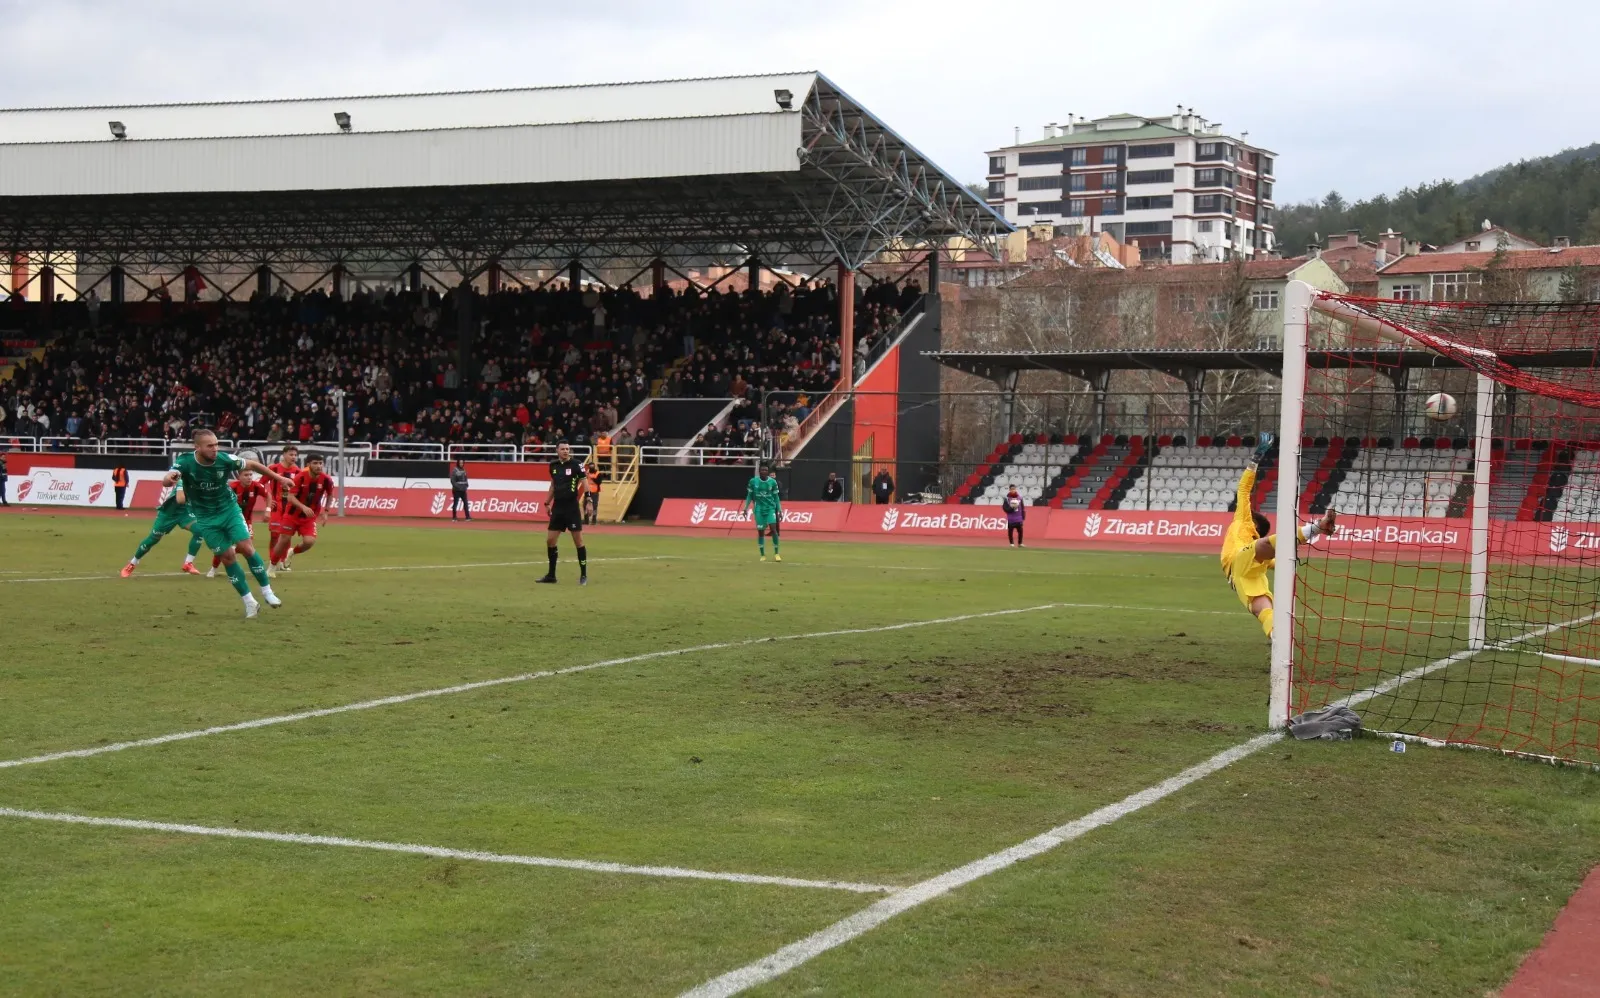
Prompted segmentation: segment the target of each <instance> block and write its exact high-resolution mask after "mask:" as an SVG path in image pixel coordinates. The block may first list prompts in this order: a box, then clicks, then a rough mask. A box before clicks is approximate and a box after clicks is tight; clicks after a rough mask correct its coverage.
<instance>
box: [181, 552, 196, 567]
mask: <svg viewBox="0 0 1600 998" xmlns="http://www.w3.org/2000/svg"><path fill="white" fill-rule="evenodd" d="M183 563H184V564H185V565H193V564H194V555H192V554H186V555H184V556H183Z"/></svg>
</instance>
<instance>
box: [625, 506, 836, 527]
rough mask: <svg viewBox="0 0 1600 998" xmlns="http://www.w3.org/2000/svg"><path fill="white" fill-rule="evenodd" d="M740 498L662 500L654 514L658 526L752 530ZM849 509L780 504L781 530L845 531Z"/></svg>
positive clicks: (750, 521) (751, 524) (750, 516)
mask: <svg viewBox="0 0 1600 998" xmlns="http://www.w3.org/2000/svg"><path fill="white" fill-rule="evenodd" d="M743 505H744V501H743V500H741V499H663V500H662V501H661V511H660V512H658V513H657V514H656V525H657V526H659V527H700V528H703V529H706V530H736V529H738V530H742V529H745V528H752V529H753V528H754V526H755V518H754V517H753V516H752V515H751V514H749V513H741V512H740V507H741V506H743ZM850 509H851V507H850V506H849V505H848V504H846V503H840V502H786V503H784V504H783V527H784V529H785V530H822V531H830V532H837V531H842V530H845V529H847V527H846V521H847V518H848V517H849V515H850Z"/></svg>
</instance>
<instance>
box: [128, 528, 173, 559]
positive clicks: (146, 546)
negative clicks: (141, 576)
mask: <svg viewBox="0 0 1600 998" xmlns="http://www.w3.org/2000/svg"><path fill="white" fill-rule="evenodd" d="M165 536H167V535H166V534H158V533H156V532H155V531H154V530H152V531H150V533H149V534H147V535H145V539H144V540H142V541H140V542H139V546H138V547H137V548H135V549H134V552H133V560H134V561H138V560H139V559H140V558H143V557H144V556H145V555H147V554H149V553H150V549H151V548H153V547H155V546H156V545H157V544H160V543H161V538H163V537H165Z"/></svg>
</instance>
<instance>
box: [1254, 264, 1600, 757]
mask: <svg viewBox="0 0 1600 998" xmlns="http://www.w3.org/2000/svg"><path fill="white" fill-rule="evenodd" d="M1302 294H1303V292H1302ZM1304 306H1309V307H1304ZM1291 313H1292V314H1291V317H1290V324H1289V328H1286V339H1285V350H1286V356H1285V368H1284V384H1285V399H1284V425H1283V431H1284V435H1285V440H1284V446H1283V448H1282V449H1283V454H1282V455H1281V457H1280V469H1281V470H1280V474H1281V475H1282V476H1283V479H1284V480H1283V483H1282V485H1281V486H1280V488H1281V490H1282V491H1281V492H1280V497H1279V506H1278V508H1279V511H1280V518H1282V520H1281V525H1280V527H1279V534H1280V536H1287V535H1288V532H1289V529H1288V526H1287V524H1288V523H1289V520H1288V519H1287V517H1288V515H1289V511H1290V510H1291V509H1292V510H1293V511H1294V512H1295V515H1296V516H1297V518H1298V519H1299V520H1301V521H1304V520H1307V519H1311V518H1313V517H1315V516H1318V515H1320V514H1322V513H1323V512H1324V511H1326V510H1329V509H1332V510H1336V511H1337V512H1338V514H1339V525H1338V529H1337V531H1336V532H1335V534H1334V535H1333V536H1331V537H1327V538H1320V539H1319V540H1318V541H1317V542H1316V543H1314V544H1309V545H1306V544H1302V545H1300V546H1299V547H1298V548H1297V550H1296V552H1295V554H1294V556H1293V557H1292V558H1291V559H1290V563H1289V565H1288V566H1287V568H1285V567H1284V566H1282V565H1280V574H1279V576H1278V580H1279V581H1278V588H1279V596H1278V600H1279V603H1280V606H1281V607H1285V608H1287V609H1288V611H1289V612H1288V616H1289V618H1290V620H1289V622H1288V624H1289V626H1287V627H1285V626H1284V622H1281V621H1282V618H1281V617H1280V623H1279V624H1278V629H1279V631H1280V632H1281V633H1279V634H1277V635H1275V644H1274V660H1273V664H1274V685H1275V690H1274V691H1275V694H1277V696H1276V697H1275V699H1274V712H1275V718H1274V719H1275V723H1281V718H1280V717H1278V716H1277V712H1279V711H1281V712H1283V715H1284V716H1287V715H1289V714H1295V713H1300V712H1302V711H1305V710H1310V709H1315V708H1318V707H1322V706H1325V705H1328V704H1332V703H1338V702H1346V703H1350V704H1351V705H1352V706H1354V707H1355V708H1356V709H1357V710H1358V711H1359V712H1360V713H1361V714H1362V716H1363V721H1364V723H1365V726H1366V727H1367V728H1368V730H1374V731H1379V732H1386V733H1393V734H1397V735H1402V736H1406V737H1410V738H1414V739H1421V740H1425V741H1429V742H1437V743H1446V744H1457V745H1470V746H1477V747H1485V748H1491V749H1497V750H1502V751H1507V752H1514V753H1518V754H1525V755H1532V756H1539V757H1545V758H1549V759H1552V760H1566V761H1574V762H1583V763H1590V764H1600V304H1592V303H1550V302H1542V303H1518V304H1491V303H1481V302H1415V301H1387V300H1379V299H1362V298H1353V297H1345V296H1332V295H1321V296H1318V297H1316V298H1315V300H1313V301H1309V302H1303V303H1302V307H1301V308H1300V309H1299V310H1298V312H1297V313H1296V312H1295V311H1294V306H1291ZM1297 321H1298V322H1300V323H1302V324H1300V325H1299V326H1298V329H1296V328H1295V326H1296V324H1297ZM1300 344H1304V346H1303V347H1301V346H1300ZM1291 351H1294V352H1297V353H1299V354H1300V355H1301V356H1303V357H1304V361H1305V364H1304V370H1303V373H1302V372H1301V371H1300V370H1298V367H1299V365H1298V364H1296V363H1295V362H1294V360H1293V359H1292V358H1291V357H1290V356H1289V352H1291ZM1297 382H1298V383H1301V384H1297ZM1302 385H1303V387H1302ZM1297 389H1298V390H1297ZM1292 395H1296V396H1298V401H1297V400H1296V399H1295V398H1291V396H1292ZM1430 403H1431V404H1430ZM1292 441H1297V442H1298V446H1290V443H1291V442H1292ZM1295 465H1298V474H1295V473H1294V472H1293V470H1292V468H1293V466H1295ZM1286 500H1288V502H1286ZM1281 550H1282V548H1281V546H1280V551H1281ZM1281 560H1282V559H1281V558H1280V561H1281ZM1285 588H1290V589H1292V593H1291V594H1289V598H1287V599H1285V594H1284V592H1283V590H1284V589H1285ZM1281 613H1282V610H1280V614H1281Z"/></svg>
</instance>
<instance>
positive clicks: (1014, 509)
mask: <svg viewBox="0 0 1600 998" xmlns="http://www.w3.org/2000/svg"><path fill="white" fill-rule="evenodd" d="M1000 508H1001V509H1003V510H1005V513H1006V547H1013V548H1019V547H1021V546H1022V521H1023V520H1026V519H1027V518H1028V504H1027V503H1026V502H1024V501H1023V500H1022V497H1021V496H1019V495H1017V487H1016V486H1015V485H1013V486H1011V491H1010V492H1007V493H1006V497H1005V498H1004V499H1002V500H1000Z"/></svg>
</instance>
